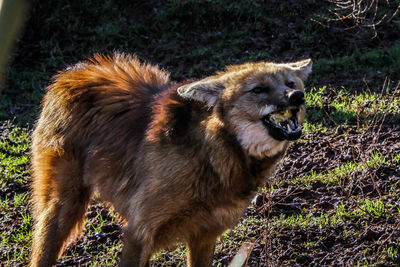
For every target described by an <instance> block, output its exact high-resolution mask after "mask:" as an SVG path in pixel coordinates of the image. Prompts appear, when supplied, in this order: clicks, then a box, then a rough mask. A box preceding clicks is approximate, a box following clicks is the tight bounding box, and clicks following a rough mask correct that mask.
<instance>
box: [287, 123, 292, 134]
mask: <svg viewBox="0 0 400 267" xmlns="http://www.w3.org/2000/svg"><path fill="white" fill-rule="evenodd" d="M286 128H287V129H288V131H289V132H291V131H292V128H290V126H289V124H286Z"/></svg>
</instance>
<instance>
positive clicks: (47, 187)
mask: <svg viewBox="0 0 400 267" xmlns="http://www.w3.org/2000/svg"><path fill="white" fill-rule="evenodd" d="M32 167H33V183H32V189H33V196H32V201H33V218H34V222H35V224H34V233H33V243H32V255H31V266H51V265H52V264H54V263H55V261H56V259H57V256H58V255H59V254H60V253H61V252H62V249H63V246H64V245H65V243H66V240H67V238H68V237H69V236H71V235H72V234H73V233H74V232H76V230H79V228H80V224H81V223H82V219H83V216H84V214H85V211H86V208H87V205H88V202H89V199H90V190H89V189H88V188H87V187H85V186H84V185H83V181H82V173H81V168H80V163H79V162H77V161H71V160H65V159H61V158H60V157H58V156H57V155H56V154H55V153H54V152H52V151H50V152H49V151H41V152H40V153H35V152H34V153H33V160H32Z"/></svg>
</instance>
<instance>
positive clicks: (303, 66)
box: [289, 58, 312, 81]
mask: <svg viewBox="0 0 400 267" xmlns="http://www.w3.org/2000/svg"><path fill="white" fill-rule="evenodd" d="M289 66H290V67H291V68H292V69H293V70H294V71H295V72H296V74H297V76H298V77H299V78H300V79H302V80H303V81H305V80H306V79H307V77H308V75H310V73H311V72H312V61H311V59H310V58H309V59H305V60H300V61H297V62H293V63H289Z"/></svg>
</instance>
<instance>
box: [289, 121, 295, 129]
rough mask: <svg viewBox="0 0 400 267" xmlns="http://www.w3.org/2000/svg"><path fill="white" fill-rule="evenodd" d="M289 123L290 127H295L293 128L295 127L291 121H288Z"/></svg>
mask: <svg viewBox="0 0 400 267" xmlns="http://www.w3.org/2000/svg"><path fill="white" fill-rule="evenodd" d="M289 125H290V128H292V129H295V128H296V127H295V126H294V123H293V121H289Z"/></svg>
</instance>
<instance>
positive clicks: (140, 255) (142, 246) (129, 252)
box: [119, 226, 152, 267]
mask: <svg viewBox="0 0 400 267" xmlns="http://www.w3.org/2000/svg"><path fill="white" fill-rule="evenodd" d="M128 227H129V226H128ZM123 246H124V247H123V249H122V256H121V262H120V264H119V265H120V267H145V266H149V261H150V257H151V252H152V251H151V247H150V244H146V243H145V242H143V241H140V239H139V238H137V237H136V235H135V234H134V232H133V231H129V228H127V229H125V231H124V238H123Z"/></svg>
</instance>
